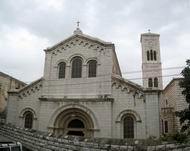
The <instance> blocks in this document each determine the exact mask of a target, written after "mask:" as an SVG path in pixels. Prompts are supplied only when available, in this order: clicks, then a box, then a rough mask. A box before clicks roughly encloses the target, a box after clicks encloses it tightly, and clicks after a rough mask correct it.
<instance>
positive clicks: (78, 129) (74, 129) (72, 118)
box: [54, 108, 94, 137]
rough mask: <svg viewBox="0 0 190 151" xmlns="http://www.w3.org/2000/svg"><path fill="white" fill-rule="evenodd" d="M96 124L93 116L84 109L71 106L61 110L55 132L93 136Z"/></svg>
mask: <svg viewBox="0 0 190 151" xmlns="http://www.w3.org/2000/svg"><path fill="white" fill-rule="evenodd" d="M93 129H94V124H93V122H92V119H91V117H90V116H89V115H88V114H87V113H86V112H84V111H82V110H80V109H77V108H71V109H66V110H64V111H63V112H61V113H60V114H59V115H58V116H57V118H56V120H55V123H54V133H55V135H57V136H60V135H74V136H84V137H93Z"/></svg>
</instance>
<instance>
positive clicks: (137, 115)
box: [116, 110, 142, 122]
mask: <svg viewBox="0 0 190 151" xmlns="http://www.w3.org/2000/svg"><path fill="white" fill-rule="evenodd" d="M127 114H129V115H133V116H134V118H135V121H136V122H142V120H141V117H140V115H139V114H138V113H137V112H135V111H133V110H124V111H122V112H120V113H119V115H118V116H117V118H116V122H121V121H122V118H123V117H124V115H127Z"/></svg>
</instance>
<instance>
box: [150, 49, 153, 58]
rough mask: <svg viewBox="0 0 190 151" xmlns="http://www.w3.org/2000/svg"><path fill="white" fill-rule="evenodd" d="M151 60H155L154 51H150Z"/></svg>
mask: <svg viewBox="0 0 190 151" xmlns="http://www.w3.org/2000/svg"><path fill="white" fill-rule="evenodd" d="M150 60H153V51H152V50H150Z"/></svg>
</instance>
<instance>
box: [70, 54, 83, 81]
mask: <svg viewBox="0 0 190 151" xmlns="http://www.w3.org/2000/svg"><path fill="white" fill-rule="evenodd" d="M71 77H72V78H81V77H82V59H81V58H80V57H74V58H73V60H72V76H71Z"/></svg>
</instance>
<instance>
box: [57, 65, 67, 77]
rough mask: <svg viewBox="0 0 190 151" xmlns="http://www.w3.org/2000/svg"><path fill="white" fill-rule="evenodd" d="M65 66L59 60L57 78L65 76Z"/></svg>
mask: <svg viewBox="0 0 190 151" xmlns="http://www.w3.org/2000/svg"><path fill="white" fill-rule="evenodd" d="M65 68H66V63H65V62H61V63H59V65H58V70H59V79H63V78H65Z"/></svg>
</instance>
